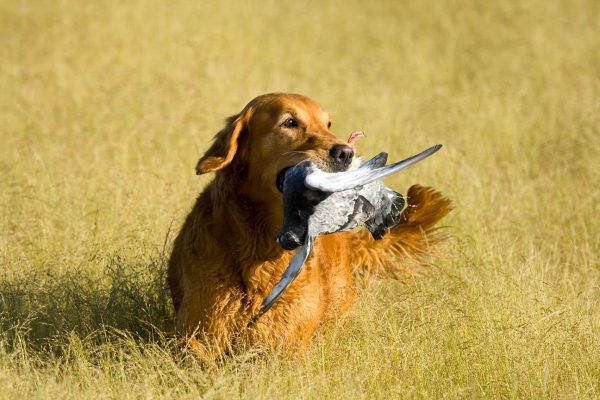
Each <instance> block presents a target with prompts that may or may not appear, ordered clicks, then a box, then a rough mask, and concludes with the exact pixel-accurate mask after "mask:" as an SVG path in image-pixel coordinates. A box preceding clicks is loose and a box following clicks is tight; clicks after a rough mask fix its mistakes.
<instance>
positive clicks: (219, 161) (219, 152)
mask: <svg viewBox="0 0 600 400" xmlns="http://www.w3.org/2000/svg"><path fill="white" fill-rule="evenodd" d="M250 111H251V110H244V111H242V112H241V113H239V114H237V115H234V116H231V117H229V118H227V121H226V124H225V128H223V129H222V130H221V131H220V132H219V133H217V134H216V135H215V137H214V139H213V143H212V145H211V146H210V148H209V149H208V150H207V151H206V153H204V155H203V156H202V158H200V160H199V161H198V164H196V174H197V175H202V174H206V173H208V172H215V171H218V170H220V169H223V168H225V167H226V166H228V165H229V164H231V161H232V160H233V157H234V156H235V154H236V152H237V150H238V140H239V138H240V136H241V135H242V134H244V132H245V131H246V129H247V124H248V120H249V115H250Z"/></svg>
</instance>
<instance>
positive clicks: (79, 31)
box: [0, 0, 600, 399]
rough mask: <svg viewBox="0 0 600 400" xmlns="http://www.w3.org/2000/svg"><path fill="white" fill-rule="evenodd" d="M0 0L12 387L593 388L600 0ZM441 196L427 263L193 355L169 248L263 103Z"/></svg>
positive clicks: (4, 327)
mask: <svg viewBox="0 0 600 400" xmlns="http://www.w3.org/2000/svg"><path fill="white" fill-rule="evenodd" d="M513 3H514V4H511V3H506V2H480V1H475V0H472V1H469V0H457V1H453V2H440V1H406V2H394V1H389V2H364V1H358V0H356V1H355V0H350V1H346V2H342V1H333V0H332V1H329V0H327V1H320V2H276V1H249V2H248V1H238V0H234V1H227V2H219V1H206V2H204V1H203V2H196V1H191V0H190V1H187V2H186V1H182V2H180V1H174V2H167V1H154V0H153V1H141V0H132V1H127V2H122V1H106V2H74V1H66V0H65V1H43V0H40V1H35V2H31V1H29V2H14V1H8V0H0V38H1V39H0V40H1V43H2V45H1V46H0V141H1V143H2V145H1V146H0V188H1V190H0V212H1V214H0V398H53V399H54V398H74V399H78V398H118V399H122V398H156V397H176V398H197V397H198V396H199V395H202V396H204V397H205V398H237V397H244V398H281V399H286V398H325V399H327V398H332V399H333V398H335V399H337V398H393V397H399V398H464V397H478V398H479V397H486V398H598V397H600V304H599V302H600V284H599V282H600V260H599V254H600V218H598V215H599V212H600V100H599V99H600V3H599V2H597V1H594V0H575V1H566V0H562V1H553V2H548V1H543V0H530V1H524V2H513ZM271 91H290V92H298V93H302V94H306V95H308V96H310V97H312V98H314V99H316V100H317V101H319V102H320V103H321V104H322V105H323V106H324V107H325V108H326V109H327V110H329V111H331V113H332V115H333V130H334V132H337V133H338V135H339V136H340V137H342V138H345V137H347V135H348V134H349V133H350V132H351V131H353V130H357V129H361V130H364V131H365V132H366V133H367V135H368V137H367V138H366V139H364V140H362V141H361V142H360V143H359V147H360V150H361V151H362V153H363V154H365V155H367V156H370V155H373V154H375V153H377V152H379V151H382V150H385V151H387V152H389V153H390V159H391V160H397V159H401V158H404V157H406V156H409V155H412V154H415V153H416V152H418V151H420V150H422V149H424V148H427V147H429V146H431V145H433V144H436V143H442V144H443V145H444V148H443V149H442V151H441V152H439V153H438V154H436V155H435V156H434V157H432V158H430V159H428V160H427V161H425V162H422V163H420V164H419V165H418V166H415V167H414V168H412V169H410V170H409V171H407V172H405V173H402V174H399V175H396V176H394V177H392V178H390V179H388V180H387V183H388V185H389V186H391V187H393V188H395V189H397V190H398V191H405V190H406V189H407V188H408V187H409V186H410V185H411V184H413V183H417V182H418V183H421V184H423V185H431V186H434V187H436V188H437V189H439V190H441V191H442V192H444V193H445V194H446V195H447V196H449V197H450V198H452V199H453V201H454V203H455V206H456V209H455V210H454V211H453V213H452V214H451V215H450V216H449V217H448V218H446V219H445V220H444V222H443V224H444V225H445V226H446V227H447V228H445V229H446V231H447V233H449V234H450V235H451V236H452V238H451V239H450V241H449V242H447V243H446V245H444V246H442V247H439V248H437V251H436V253H437V256H435V257H432V258H431V260H430V264H431V266H430V267H429V268H428V269H427V270H426V271H425V275H424V276H422V277H419V278H409V279H407V282H404V283H399V282H396V281H381V282H377V283H376V285H375V286H374V287H373V288H372V289H371V290H369V291H367V292H365V293H364V294H363V295H362V296H361V300H360V302H359V305H358V307H357V308H356V309H355V310H354V311H353V312H352V313H351V315H350V316H349V317H348V319H347V320H346V321H344V322H343V323H341V322H340V324H339V326H330V327H328V328H326V329H323V330H321V331H320V332H319V334H318V335H317V337H316V338H315V341H314V345H312V346H311V347H310V348H309V349H308V351H307V352H306V353H305V354H303V355H293V356H291V355H288V354H270V355H267V356H262V357H258V358H256V357H254V356H253V354H252V353H248V354H243V355H240V356H238V357H233V358H228V359H225V360H222V361H221V362H220V364H219V365H218V368H206V367H203V366H201V365H200V364H199V363H198V362H197V361H196V359H195V358H194V357H193V356H192V355H191V354H190V353H189V351H186V350H185V349H181V348H180V347H179V345H178V343H177V341H176V340H175V339H173V338H172V337H171V335H170V332H171V327H172V317H173V316H172V311H171V305H170V300H169V296H168V293H167V291H166V290H165V282H164V275H165V264H166V259H167V257H168V254H169V250H170V248H171V244H172V240H173V238H174V234H175V233H176V231H177V230H178V229H179V226H180V224H181V223H182V220H183V218H184V216H185V215H186V213H187V212H188V211H189V210H190V208H191V206H192V204H193V202H194V199H195V196H196V195H197V194H198V193H199V191H200V190H201V188H202V187H203V186H204V185H205V184H206V183H207V181H208V179H210V176H207V177H197V176H196V175H195V174H194V166H195V164H196V161H197V159H198V158H199V156H200V155H201V154H202V152H203V151H204V150H205V149H206V148H207V146H208V143H209V140H210V138H211V137H212V135H213V134H214V133H216V132H217V131H218V130H219V129H220V128H221V126H222V124H223V118H224V117H226V116H228V115H231V114H233V113H235V112H237V111H239V110H240V109H241V108H242V107H243V106H244V105H245V104H246V102H247V101H249V100H250V99H251V98H253V97H254V96H256V95H258V94H262V93H265V92H271Z"/></svg>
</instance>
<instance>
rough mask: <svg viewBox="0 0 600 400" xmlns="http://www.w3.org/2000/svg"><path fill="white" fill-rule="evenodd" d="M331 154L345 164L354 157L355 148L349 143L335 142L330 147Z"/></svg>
mask: <svg viewBox="0 0 600 400" xmlns="http://www.w3.org/2000/svg"><path fill="white" fill-rule="evenodd" d="M329 155H330V156H331V157H333V159H334V160H336V161H339V162H340V163H342V164H344V165H348V164H350V162H351V161H352V157H354V149H353V148H352V147H350V146H348V145H347V144H334V145H333V146H331V148H330V149H329Z"/></svg>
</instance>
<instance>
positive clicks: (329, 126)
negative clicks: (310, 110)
mask: <svg viewBox="0 0 600 400" xmlns="http://www.w3.org/2000/svg"><path fill="white" fill-rule="evenodd" d="M329 128H331V121H329V122H328V123H327V129H329Z"/></svg>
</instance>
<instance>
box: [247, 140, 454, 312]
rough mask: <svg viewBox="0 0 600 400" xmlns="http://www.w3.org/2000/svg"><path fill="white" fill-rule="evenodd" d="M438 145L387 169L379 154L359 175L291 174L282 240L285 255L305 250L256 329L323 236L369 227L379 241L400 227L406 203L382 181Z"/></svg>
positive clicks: (311, 168)
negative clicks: (362, 226) (388, 232)
mask: <svg viewBox="0 0 600 400" xmlns="http://www.w3.org/2000/svg"><path fill="white" fill-rule="evenodd" d="M441 147H442V145H439V144H438V145H436V146H433V147H430V148H429V149H427V150H425V151H423V152H422V153H419V154H417V155H415V156H413V157H410V158H407V159H406V160H402V161H399V162H397V163H394V164H391V165H388V166H385V164H386V161H387V154H386V153H380V154H378V155H377V156H375V157H373V158H372V159H371V160H369V161H368V162H366V163H365V164H363V165H361V166H360V167H358V168H357V169H354V170H350V171H345V172H336V173H330V172H324V171H321V170H319V169H318V168H317V167H316V166H315V165H314V164H313V163H312V162H310V161H304V162H302V163H300V164H298V165H297V166H295V167H293V168H290V169H289V170H288V171H287V172H286V173H285V178H284V181H283V212H284V217H283V226H282V228H281V231H280V232H279V234H278V236H277V241H278V243H279V244H280V245H281V246H282V247H283V248H284V249H286V250H292V249H295V248H296V247H298V246H301V247H300V248H299V249H298V251H297V252H296V254H295V255H294V257H293V258H292V260H291V262H290V265H289V266H288V268H287V269H286V270H285V272H284V273H283V276H282V277H281V279H280V281H279V282H278V283H277V284H276V285H275V286H274V287H273V289H272V290H271V293H270V294H269V295H268V296H267V297H266V298H265V300H264V301H263V304H262V307H261V309H260V311H259V312H258V314H256V315H255V316H254V317H253V318H252V320H251V322H250V323H251V324H252V323H253V322H255V321H256V319H258V317H260V316H261V315H262V314H264V313H265V312H266V311H267V310H268V309H269V308H271V306H272V305H273V304H274V303H275V301H276V300H277V299H278V298H279V297H280V296H281V295H282V294H283V293H284V292H285V289H286V288H287V287H288V286H289V285H290V284H291V283H292V282H293V281H294V279H296V277H297V276H298V274H299V273H300V271H301V270H302V266H303V265H304V262H305V261H306V259H307V258H308V257H309V256H310V253H311V250H312V246H313V242H314V240H315V238H316V237H317V236H318V235H320V234H328V233H334V232H342V231H348V230H351V229H354V228H356V227H358V226H360V225H364V226H366V228H367V229H368V230H369V231H370V232H371V235H372V236H373V238H375V239H376V240H379V239H381V238H382V237H383V236H384V235H385V233H386V232H387V229H389V228H392V227H393V226H395V225H396V224H397V223H398V222H399V221H400V216H401V213H402V209H403V208H404V204H405V202H404V198H403V197H402V195H401V194H399V193H397V192H395V191H393V190H391V189H389V188H387V187H385V185H384V184H383V182H382V181H381V179H382V178H383V177H385V176H388V175H391V174H394V173H396V172H398V171H400V170H402V169H404V168H406V167H408V166H410V165H412V164H414V163H416V162H418V161H420V160H422V159H424V158H426V157H429V156H430V155H432V154H433V153H435V152H436V151H438V150H439V149H440V148H441Z"/></svg>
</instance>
